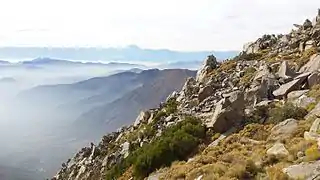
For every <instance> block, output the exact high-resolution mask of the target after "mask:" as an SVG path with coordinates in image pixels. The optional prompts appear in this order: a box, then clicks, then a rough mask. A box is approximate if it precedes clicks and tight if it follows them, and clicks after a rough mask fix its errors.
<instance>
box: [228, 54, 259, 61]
mask: <svg viewBox="0 0 320 180" xmlns="http://www.w3.org/2000/svg"><path fill="white" fill-rule="evenodd" d="M262 56H263V53H248V54H247V53H242V54H240V55H238V56H236V57H235V58H234V60H236V61H253V60H259V59H261V58H262Z"/></svg>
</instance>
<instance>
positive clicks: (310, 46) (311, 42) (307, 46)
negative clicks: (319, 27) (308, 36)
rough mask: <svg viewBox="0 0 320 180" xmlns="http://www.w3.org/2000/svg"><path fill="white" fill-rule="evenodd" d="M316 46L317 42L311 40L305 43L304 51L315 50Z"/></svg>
mask: <svg viewBox="0 0 320 180" xmlns="http://www.w3.org/2000/svg"><path fill="white" fill-rule="evenodd" d="M314 45H315V41H314V40H309V41H307V42H306V43H305V47H304V50H305V51H306V50H308V49H311V48H313V47H314Z"/></svg>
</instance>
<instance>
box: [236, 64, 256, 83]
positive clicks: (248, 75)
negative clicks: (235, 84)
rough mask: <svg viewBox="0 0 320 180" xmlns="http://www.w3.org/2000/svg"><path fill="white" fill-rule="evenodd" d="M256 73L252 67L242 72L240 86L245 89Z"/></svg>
mask: <svg viewBox="0 0 320 180" xmlns="http://www.w3.org/2000/svg"><path fill="white" fill-rule="evenodd" d="M256 71H257V70H256V69H255V68H254V67H249V68H247V69H246V70H245V72H244V75H243V76H242V77H241V79H240V85H241V86H245V87H247V86H249V85H250V83H251V80H252V79H253V77H254V75H255V72H256Z"/></svg>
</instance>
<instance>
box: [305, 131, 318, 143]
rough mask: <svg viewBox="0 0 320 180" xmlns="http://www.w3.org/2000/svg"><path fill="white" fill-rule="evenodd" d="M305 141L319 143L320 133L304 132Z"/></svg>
mask: <svg viewBox="0 0 320 180" xmlns="http://www.w3.org/2000/svg"><path fill="white" fill-rule="evenodd" d="M303 136H304V139H305V140H307V141H317V140H318V139H319V138H320V135H319V134H318V133H314V132H307V131H306V132H304V134H303Z"/></svg>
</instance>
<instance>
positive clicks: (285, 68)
mask: <svg viewBox="0 0 320 180" xmlns="http://www.w3.org/2000/svg"><path fill="white" fill-rule="evenodd" d="M295 74H296V73H295V72H294V71H293V70H292V69H291V68H290V67H289V65H288V61H282V63H281V65H280V68H279V70H278V72H277V75H278V77H280V78H283V79H290V78H293V77H294V76H295Z"/></svg>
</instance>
